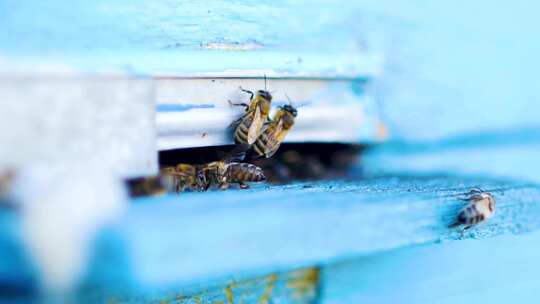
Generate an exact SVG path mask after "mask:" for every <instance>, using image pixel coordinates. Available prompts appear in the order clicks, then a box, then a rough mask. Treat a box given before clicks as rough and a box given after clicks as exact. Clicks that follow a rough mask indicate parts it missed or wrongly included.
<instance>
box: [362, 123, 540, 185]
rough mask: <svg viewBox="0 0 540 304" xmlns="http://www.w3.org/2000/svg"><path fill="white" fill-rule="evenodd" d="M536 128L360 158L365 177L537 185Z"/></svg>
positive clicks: (401, 146)
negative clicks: (452, 177)
mask: <svg viewBox="0 0 540 304" xmlns="http://www.w3.org/2000/svg"><path fill="white" fill-rule="evenodd" d="M539 151H540V128H528V129H521V130H506V131H501V132H486V133H480V134H470V135H462V136H458V137H454V138H450V139H447V140H440V141H430V142H424V143H415V144H411V143H391V144H388V145H381V146H379V147H376V148H373V149H371V150H369V151H368V153H366V154H365V155H364V156H363V160H364V162H363V164H364V167H363V170H364V172H366V173H367V174H432V173H433V172H438V173H442V174H463V175H487V176H504V177H511V178H514V179H519V180H527V181H534V182H537V183H538V182H540V152H539Z"/></svg>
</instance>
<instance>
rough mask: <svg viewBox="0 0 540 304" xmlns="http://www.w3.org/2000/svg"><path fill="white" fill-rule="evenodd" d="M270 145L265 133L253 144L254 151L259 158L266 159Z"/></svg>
mask: <svg viewBox="0 0 540 304" xmlns="http://www.w3.org/2000/svg"><path fill="white" fill-rule="evenodd" d="M267 145H268V135H267V134H266V132H265V133H262V134H261V135H260V136H259V138H257V141H256V142H255V143H254V144H253V146H252V149H253V151H255V153H256V154H257V155H258V156H259V157H264V156H265V153H266V150H267Z"/></svg>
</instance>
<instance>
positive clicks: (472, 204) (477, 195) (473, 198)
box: [450, 188, 495, 233]
mask: <svg viewBox="0 0 540 304" xmlns="http://www.w3.org/2000/svg"><path fill="white" fill-rule="evenodd" d="M462 200H464V201H467V202H469V204H468V205H467V206H466V207H465V208H463V209H462V210H461V211H460V212H459V213H458V216H457V219H456V220H455V222H454V223H453V224H452V225H450V227H451V228H452V227H458V226H462V227H464V228H463V231H464V230H466V229H469V228H470V227H472V226H474V225H476V224H480V223H483V222H485V221H487V220H488V219H490V218H491V217H492V216H493V215H494V214H495V197H494V196H493V195H492V194H491V193H489V192H485V191H484V190H482V189H480V188H473V189H471V190H470V191H469V192H468V193H467V195H466V196H465V197H464V198H462ZM463 231H462V233H463Z"/></svg>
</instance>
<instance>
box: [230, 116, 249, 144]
mask: <svg viewBox="0 0 540 304" xmlns="http://www.w3.org/2000/svg"><path fill="white" fill-rule="evenodd" d="M252 122H253V117H252V115H251V114H247V115H246V116H245V117H244V118H243V119H242V121H241V122H240V124H239V125H238V126H237V127H236V130H235V131H234V141H235V142H236V143H237V144H247V143H248V132H249V128H250V127H251V123H252Z"/></svg>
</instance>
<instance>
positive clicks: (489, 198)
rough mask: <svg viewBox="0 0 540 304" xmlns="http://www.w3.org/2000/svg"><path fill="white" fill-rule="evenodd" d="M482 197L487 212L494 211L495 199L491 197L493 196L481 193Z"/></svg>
mask: <svg viewBox="0 0 540 304" xmlns="http://www.w3.org/2000/svg"><path fill="white" fill-rule="evenodd" d="M482 197H484V199H487V201H488V208H489V211H491V212H493V211H494V210H495V198H494V197H493V195H491V194H489V193H482Z"/></svg>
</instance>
